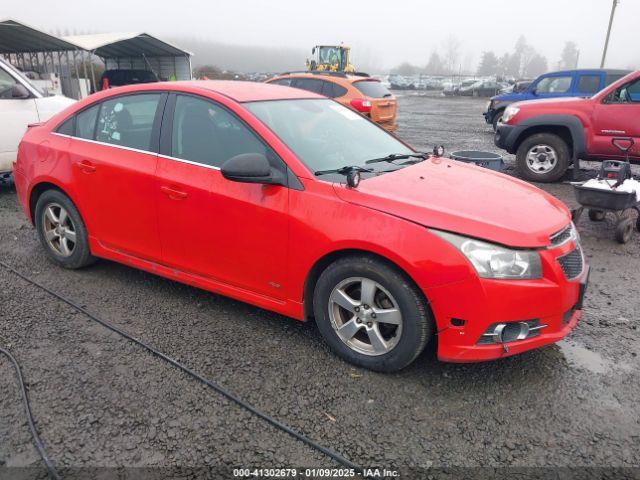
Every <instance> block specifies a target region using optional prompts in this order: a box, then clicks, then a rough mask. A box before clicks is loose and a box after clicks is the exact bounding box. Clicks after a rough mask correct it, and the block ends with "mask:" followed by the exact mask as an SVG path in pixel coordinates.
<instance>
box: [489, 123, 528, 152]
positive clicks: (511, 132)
mask: <svg viewBox="0 0 640 480" xmlns="http://www.w3.org/2000/svg"><path fill="white" fill-rule="evenodd" d="M524 128H525V127H521V126H518V125H508V124H506V123H500V124H498V129H497V130H496V134H495V136H494V137H493V143H495V145H496V147H498V148H501V149H503V150H506V151H507V152H509V153H512V154H513V153H516V152H515V151H516V149H517V148H516V145H517V141H518V137H520V134H521V133H522V132H523V131H524Z"/></svg>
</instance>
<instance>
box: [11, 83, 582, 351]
mask: <svg viewBox="0 0 640 480" xmlns="http://www.w3.org/2000/svg"><path fill="white" fill-rule="evenodd" d="M156 90H159V91H175V92H187V93H192V94H196V95H200V96H203V97H206V98H209V99H211V100H213V101H216V102H219V103H220V104H222V105H224V106H226V107H227V108H228V109H230V110H231V111H233V112H234V113H235V114H236V115H237V116H238V117H240V118H241V119H243V120H244V121H245V122H246V123H247V124H248V125H249V126H251V128H253V130H254V131H255V132H256V133H257V134H258V135H259V136H261V137H262V138H263V140H264V141H265V142H267V143H268V144H269V146H270V147H271V148H272V149H273V150H274V151H275V152H276V153H277V154H278V155H279V156H280V158H282V159H283V160H284V162H285V163H286V164H287V165H288V167H289V168H290V169H291V171H292V172H293V173H294V174H295V175H296V176H297V177H298V179H299V181H300V183H301V184H302V186H303V187H304V188H303V189H288V188H286V187H282V186H277V185H260V184H248V183H236V182H231V181H228V180H226V179H225V178H224V177H223V176H222V174H221V172H220V171H219V170H218V169H216V168H214V167H206V166H203V165H196V164H190V163H185V162H176V161H173V160H172V159H171V158H170V157H164V156H162V155H156V154H152V153H145V152H138V151H132V150H126V149H123V148H117V147H112V146H108V145H106V144H100V143H99V142H92V141H86V140H82V139H77V138H70V137H67V136H63V135H60V134H56V133H53V130H55V128H56V127H57V126H58V125H59V124H60V123H61V122H62V121H64V120H65V119H66V118H68V117H69V116H70V115H71V114H72V113H74V112H76V111H78V110H80V109H82V108H84V107H85V106H87V105H88V104H90V103H93V102H95V101H98V100H100V99H102V98H107V97H112V96H115V95H119V94H122V93H128V92H142V91H156ZM281 98H321V97H319V96H317V95H315V94H313V93H309V92H305V91H303V90H297V89H290V88H286V87H281V86H273V85H268V84H258V83H255V84H254V83H243V82H172V83H154V84H146V85H135V86H126V87H121V88H114V89H110V90H108V91H105V92H100V93H97V94H95V95H93V96H91V97H89V98H88V99H85V100H84V101H82V102H79V103H78V104H76V105H74V106H72V107H70V108H69V109H67V110H66V111H64V112H62V113H60V114H58V115H56V116H55V117H54V118H52V119H51V120H50V121H49V122H47V123H46V124H44V125H42V126H39V127H34V128H32V129H30V130H29V131H28V132H27V134H26V135H25V137H24V139H23V141H22V143H21V145H20V148H19V152H18V158H17V161H16V164H15V169H14V170H15V182H16V188H17V192H18V198H19V200H20V203H21V205H22V207H23V209H24V211H25V214H26V215H27V217H28V218H29V219H31V220H33V219H32V218H31V216H32V208H33V206H34V205H33V202H32V198H33V197H32V196H33V194H34V192H35V191H36V189H40V188H42V185H43V184H45V183H48V184H52V185H55V186H56V187H57V188H59V189H60V190H62V191H63V192H65V193H66V194H67V195H68V196H69V197H70V199H71V200H72V201H73V202H74V204H75V205H76V206H77V208H78V210H79V212H80V214H81V216H82V218H83V220H84V222H85V224H86V226H87V230H88V232H89V243H90V248H91V251H92V253H93V254H94V255H96V256H98V257H103V258H107V259H110V260H114V261H117V262H121V263H124V264H127V265H131V266H133V267H136V268H140V269H143V270H146V271H149V272H152V273H155V274H158V275H162V276H164V277H167V278H170V279H174V280H177V281H180V282H183V283H186V284H189V285H193V286H195V287H198V288H203V289H206V290H210V291H212V292H216V293H220V294H223V295H227V296H230V297H232V298H236V299H238V300H242V301H245V302H249V303H252V304H254V305H257V306H259V307H263V308H267V309H270V310H273V311H276V312H278V313H281V314H283V315H287V316H290V317H293V318H296V319H299V320H304V319H306V318H305V317H306V312H308V310H309V309H308V306H307V308H306V309H305V305H304V302H305V301H308V300H309V299H308V298H305V283H306V282H307V280H308V278H309V275H310V272H312V270H313V267H314V265H316V264H318V263H319V262H321V261H322V260H323V259H325V258H327V257H328V256H332V255H336V254H339V253H340V252H345V251H364V252H370V253H372V254H375V255H379V256H381V257H384V258H385V259H387V260H388V261H390V262H393V263H394V264H395V265H397V266H398V267H399V268H400V269H402V270H403V271H404V272H405V273H406V274H407V275H408V276H409V277H410V278H411V279H412V280H413V282H415V284H416V285H417V286H418V288H419V289H420V290H421V291H422V292H423V293H424V295H425V297H426V299H427V300H428V301H429V304H430V308H431V311H432V313H433V315H434V319H435V322H436V329H437V331H438V355H439V357H440V358H442V359H445V360H449V361H465V362H468V361H480V360H487V359H491V358H499V357H501V356H505V355H510V354H513V353H518V352H520V351H524V350H528V349H530V348H535V347H538V346H540V345H544V344H548V343H552V342H555V341H557V340H558V339H560V338H562V337H563V336H564V335H566V334H567V332H568V331H569V330H570V329H571V328H573V326H575V323H576V322H577V319H578V317H579V315H580V311H579V310H575V312H573V313H571V312H572V311H573V310H572V309H573V308H574V306H575V305H576V302H577V301H578V298H579V294H580V292H579V290H580V288H579V279H577V280H575V281H567V280H566V279H565V277H564V275H563V273H562V269H561V268H560V265H559V264H558V262H557V257H558V256H561V255H563V254H566V253H567V252H568V251H570V250H572V249H573V248H574V245H573V242H569V243H567V244H565V245H563V246H561V247H558V248H554V249H547V248H545V247H547V246H548V245H549V236H550V235H552V234H554V233H556V232H557V231H559V230H561V229H562V228H564V227H565V226H567V224H569V222H570V215H569V212H568V210H567V209H566V207H564V206H563V205H562V204H561V203H560V202H559V201H557V200H555V199H554V198H553V197H551V196H549V195H547V194H544V193H542V192H541V191H540V190H538V189H535V188H534V187H531V186H529V185H527V184H525V183H524V182H521V181H519V180H515V179H511V178H509V177H506V176H503V175H500V174H496V173H493V172H490V171H487V170H483V169H477V168H474V167H467V166H463V165H460V164H458V163H455V162H451V161H448V160H444V159H439V158H432V159H429V160H427V161H425V162H423V163H420V164H417V165H413V166H410V167H407V168H405V169H402V170H400V171H397V172H394V173H389V174H386V175H382V176H378V177H374V178H371V179H367V180H364V181H362V182H361V184H360V186H359V188H358V189H349V188H346V187H345V186H344V185H340V184H332V183H329V182H324V181H320V180H318V179H317V178H315V177H314V175H313V174H312V173H311V172H310V171H309V170H308V169H307V167H306V166H305V165H304V164H303V163H302V162H301V161H300V160H299V159H298V158H297V157H296V156H295V155H294V154H293V153H292V152H291V150H289V148H287V146H286V145H284V144H283V143H282V141H281V140H280V139H279V138H278V137H277V136H276V135H275V134H274V133H273V132H272V131H271V130H270V129H269V128H267V127H266V126H265V125H264V124H263V123H261V122H260V121H259V120H258V119H257V118H256V117H254V116H253V115H252V114H251V113H250V112H249V111H248V110H247V109H246V108H245V107H244V106H243V105H242V102H243V101H247V100H261V99H262V100H276V99H281ZM115 159H117V163H114V160H115ZM114 214H116V215H117V216H118V217H119V218H118V223H117V224H116V223H115V219H114V217H113V215H114ZM427 227H430V228H437V229H441V230H449V231H452V232H456V233H461V234H464V235H469V236H473V237H478V238H483V239H487V240H489V241H493V242H496V243H500V244H503V245H510V246H512V247H529V248H531V247H538V248H540V255H541V258H542V265H543V273H544V278H542V279H540V280H528V281H499V280H486V279H481V278H479V277H478V275H477V273H476V272H475V270H474V268H473V267H472V266H471V264H470V263H469V262H468V261H467V260H466V258H465V257H464V256H463V255H462V254H461V253H460V252H459V251H458V250H457V249H456V248H455V247H454V246H452V245H451V244H450V243H448V242H446V241H445V240H443V239H442V238H441V237H440V236H438V235H436V234H434V233H433V232H432V231H430V229H429V228H427ZM123 229H124V230H126V231H124V232H122V230H123ZM222 233H224V234H222ZM567 312H569V313H570V314H571V321H570V322H569V323H566V315H567ZM454 318H455V319H464V320H465V325H464V326H462V327H454V326H452V323H451V320H452V319H454ZM534 318H536V319H541V320H543V321H542V323H545V324H547V325H548V326H547V327H546V328H544V329H543V330H542V332H541V335H539V336H537V337H536V338H534V339H531V340H526V341H522V342H517V344H516V345H514V346H513V347H512V348H510V350H509V352H506V351H504V349H502V347H500V346H494V345H489V346H479V345H476V342H477V341H478V338H479V336H480V335H481V334H482V332H484V331H485V329H486V328H487V327H488V325H490V324H491V323H493V322H497V321H501V320H505V321H513V320H528V319H534ZM563 319H564V320H565V322H564V323H563Z"/></svg>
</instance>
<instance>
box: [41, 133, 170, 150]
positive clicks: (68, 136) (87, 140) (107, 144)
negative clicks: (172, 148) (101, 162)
mask: <svg viewBox="0 0 640 480" xmlns="http://www.w3.org/2000/svg"><path fill="white" fill-rule="evenodd" d="M51 135H57V136H59V137H64V138H73V139H74V140H80V141H82V142H87V143H94V144H96V145H104V146H106V147H113V148H119V149H121V150H129V151H131V152H136V153H145V154H147V155H158V154H157V153H156V152H152V151H150V150H140V149H138V148H133V147H125V146H124V145H114V144H113V143H107V142H99V141H98V140H89V139H88V138H82V137H75V136H73V135H66V134H64V133H58V132H51Z"/></svg>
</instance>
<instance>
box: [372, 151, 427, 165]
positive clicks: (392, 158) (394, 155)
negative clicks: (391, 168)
mask: <svg viewBox="0 0 640 480" xmlns="http://www.w3.org/2000/svg"><path fill="white" fill-rule="evenodd" d="M407 158H419V159H420V160H415V161H412V162H405V163H407V164H408V163H417V162H421V161H422V160H426V159H427V158H429V155H428V154H426V153H420V152H417V153H392V154H391V155H387V156H386V157H381V158H373V159H371V160H367V161H366V162H364V163H365V164H366V165H371V164H372V163H381V162H393V161H395V160H405V159H407Z"/></svg>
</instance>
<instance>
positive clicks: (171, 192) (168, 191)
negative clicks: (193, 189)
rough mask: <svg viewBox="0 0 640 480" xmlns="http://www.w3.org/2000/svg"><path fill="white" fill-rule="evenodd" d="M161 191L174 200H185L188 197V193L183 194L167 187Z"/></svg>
mask: <svg viewBox="0 0 640 480" xmlns="http://www.w3.org/2000/svg"><path fill="white" fill-rule="evenodd" d="M160 191H162V193H164V194H165V195H166V196H167V197H169V198H170V199H172V200H184V199H185V198H187V197H188V195H187V192H181V191H180V190H176V189H174V188H171V187H167V186H162V187H160Z"/></svg>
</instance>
